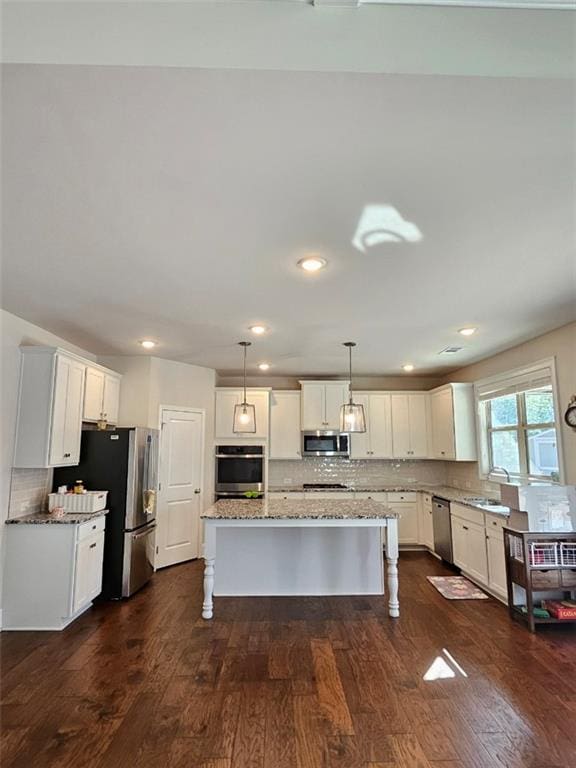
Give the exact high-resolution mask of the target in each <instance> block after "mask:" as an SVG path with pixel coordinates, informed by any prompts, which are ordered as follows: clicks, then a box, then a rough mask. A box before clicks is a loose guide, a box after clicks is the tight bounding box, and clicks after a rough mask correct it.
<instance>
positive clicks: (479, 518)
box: [450, 502, 484, 527]
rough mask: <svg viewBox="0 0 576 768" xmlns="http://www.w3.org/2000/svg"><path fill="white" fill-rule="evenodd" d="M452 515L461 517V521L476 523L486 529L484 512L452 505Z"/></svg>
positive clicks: (461, 505)
mask: <svg viewBox="0 0 576 768" xmlns="http://www.w3.org/2000/svg"><path fill="white" fill-rule="evenodd" d="M450 514H451V515H453V516H454V517H459V518H460V519H461V520H467V521H468V522H469V523H475V524H476V525H481V526H482V527H484V512H481V511H480V510H479V509H472V507H465V506H464V505H463V504H455V503H454V502H452V503H451V504H450Z"/></svg>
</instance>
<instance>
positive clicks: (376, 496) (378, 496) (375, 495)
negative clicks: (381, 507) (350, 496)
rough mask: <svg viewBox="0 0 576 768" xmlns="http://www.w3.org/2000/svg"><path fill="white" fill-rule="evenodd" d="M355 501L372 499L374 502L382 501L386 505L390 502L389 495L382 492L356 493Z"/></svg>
mask: <svg viewBox="0 0 576 768" xmlns="http://www.w3.org/2000/svg"><path fill="white" fill-rule="evenodd" d="M354 498H355V499H372V500H373V501H380V502H382V503H383V504H385V503H386V502H387V501H388V498H389V496H388V494H387V493H383V492H382V491H356V492H355V493H354Z"/></svg>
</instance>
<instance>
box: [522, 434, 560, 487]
mask: <svg viewBox="0 0 576 768" xmlns="http://www.w3.org/2000/svg"><path fill="white" fill-rule="evenodd" d="M526 438H527V443H528V462H529V465H530V474H531V475H550V476H553V477H554V478H556V479H558V478H559V476H560V475H559V469H558V445H557V442H556V430H555V429H554V428H552V429H528V430H527V431H526Z"/></svg>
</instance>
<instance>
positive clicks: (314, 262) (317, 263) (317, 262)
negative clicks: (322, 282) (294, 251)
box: [298, 256, 328, 272]
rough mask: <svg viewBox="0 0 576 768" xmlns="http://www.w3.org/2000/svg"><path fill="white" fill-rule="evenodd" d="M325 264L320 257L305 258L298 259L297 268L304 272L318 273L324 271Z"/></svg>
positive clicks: (324, 260)
mask: <svg viewBox="0 0 576 768" xmlns="http://www.w3.org/2000/svg"><path fill="white" fill-rule="evenodd" d="M327 263H328V262H327V261H326V259H323V258H322V257H321V256H306V258H304V259H300V261H299V262H298V266H299V267H301V268H302V269H303V270H304V271H305V272H318V271H319V270H321V269H324V267H325V266H326V264H327Z"/></svg>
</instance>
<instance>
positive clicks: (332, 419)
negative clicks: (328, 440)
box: [300, 381, 348, 431]
mask: <svg viewBox="0 0 576 768" xmlns="http://www.w3.org/2000/svg"><path fill="white" fill-rule="evenodd" d="M300 385H301V387H302V401H301V402H302V411H301V413H302V418H301V422H302V429H303V430H306V431H311V430H316V429H327V430H329V429H336V430H337V429H340V408H341V407H342V405H343V404H344V403H345V402H346V401H347V400H348V384H347V383H346V382H342V381H301V382H300Z"/></svg>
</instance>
